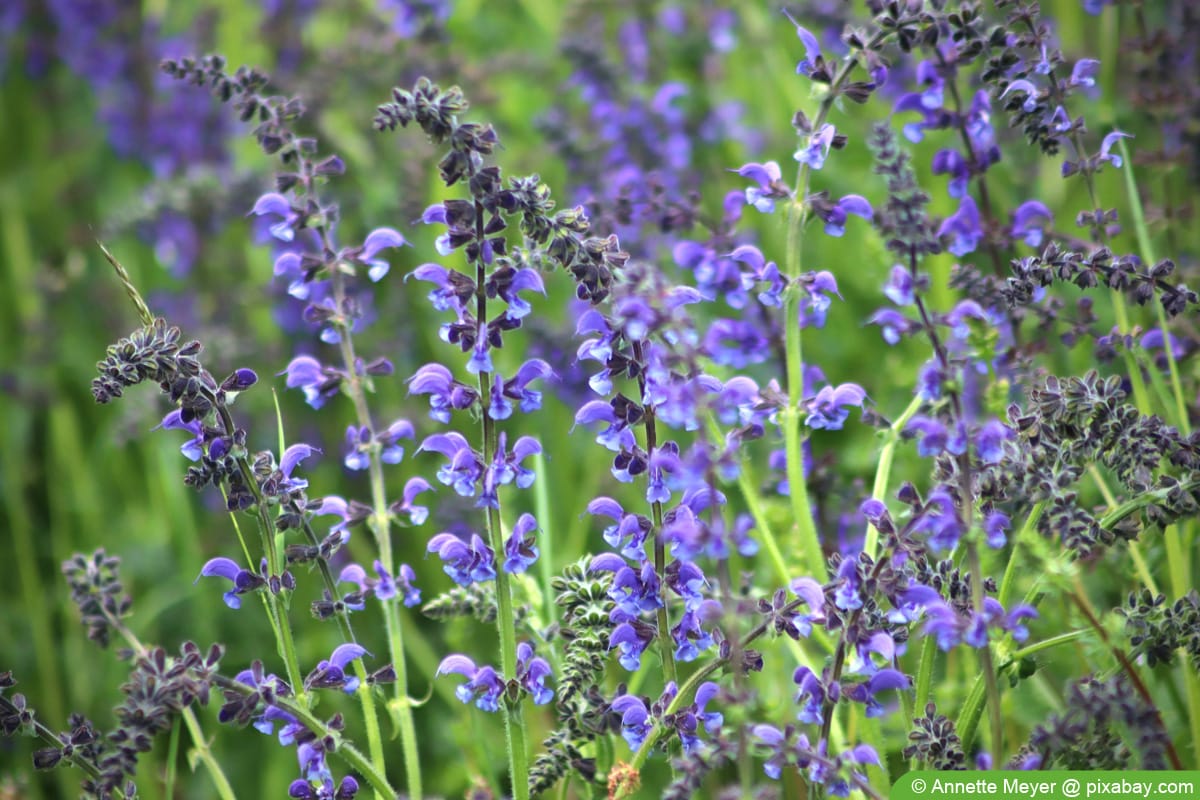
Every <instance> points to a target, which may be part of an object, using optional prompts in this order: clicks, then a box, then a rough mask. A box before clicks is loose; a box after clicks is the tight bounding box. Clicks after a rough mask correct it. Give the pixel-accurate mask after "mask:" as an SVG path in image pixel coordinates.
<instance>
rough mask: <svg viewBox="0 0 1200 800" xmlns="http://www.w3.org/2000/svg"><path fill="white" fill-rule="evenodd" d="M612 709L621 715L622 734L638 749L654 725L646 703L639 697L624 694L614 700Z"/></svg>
mask: <svg viewBox="0 0 1200 800" xmlns="http://www.w3.org/2000/svg"><path fill="white" fill-rule="evenodd" d="M612 710H613V711H615V712H617V713H618V714H620V715H621V736H623V737H624V738H625V741H626V742H628V743H629V748H630V749H631V750H634V751H636V750H637V749H638V748H639V747H641V746H642V742H644V741H646V736H647V735H648V734H649V733H650V731H651V729H652V728H653V727H654V722H653V721H652V720H651V719H650V712H649V711H647V710H646V704H645V703H644V702H642V700H641V698H639V697H636V696H634V695H630V694H623V695H621V696H620V697H617V698H616V699H614V700H613V701H612Z"/></svg>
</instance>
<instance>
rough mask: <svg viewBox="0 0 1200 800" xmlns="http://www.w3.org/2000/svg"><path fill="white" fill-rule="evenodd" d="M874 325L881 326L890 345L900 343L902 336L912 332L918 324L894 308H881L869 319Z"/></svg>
mask: <svg viewBox="0 0 1200 800" xmlns="http://www.w3.org/2000/svg"><path fill="white" fill-rule="evenodd" d="M867 322H869V323H870V324H872V325H878V326H879V332H880V333H881V334H883V340H884V341H885V342H887V343H888V344H890V345H895V344H897V343H899V341H900V338H901V337H902V336H906V335H908V334H910V333H912V332H913V331H914V330H916V328H917V324H916V323H915V322H913V321H912V320H910V319H909V318H908V317H906V316H904V315H903V314H901V313H900V312H899V311H897V310H896V309H894V308H881V309H879V310H878V311H876V312H875V313H874V314H872V315H871V318H870V319H869V320H867Z"/></svg>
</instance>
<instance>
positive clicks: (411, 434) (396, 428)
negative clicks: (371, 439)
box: [375, 419, 416, 464]
mask: <svg viewBox="0 0 1200 800" xmlns="http://www.w3.org/2000/svg"><path fill="white" fill-rule="evenodd" d="M402 438H403V439H414V438H416V431H414V430H413V426H412V423H411V422H409V421H408V420H406V419H398V420H396V421H395V422H393V423H392V424H391V425H389V426H388V427H387V430H385V431H383V432H382V433H380V434H377V435H376V436H375V441H376V443H378V444H379V448H380V449H379V460H380V461H382V462H383V463H385V464H399V463H400V462H401V461H403V460H404V448H403V447H401V446H400V443H399V440H400V439H402Z"/></svg>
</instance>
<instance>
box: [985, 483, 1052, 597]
mask: <svg viewBox="0 0 1200 800" xmlns="http://www.w3.org/2000/svg"><path fill="white" fill-rule="evenodd" d="M1045 510H1046V501H1045V500H1042V501H1041V502H1038V503H1035V504H1034V506H1033V508H1032V509H1030V511H1029V516H1027V517H1026V518H1025V524H1024V525H1022V526H1021V530H1020V531H1018V532H1017V535H1016V538H1014V539H1013V546H1012V552H1011V553H1009V554H1008V566H1006V567H1005V568H1004V577H1003V578H1001V580H1000V593H999V594H998V595H997V596H996V599H997V600H999V601H1000V605H1002V606H1003V607H1005V608H1008V601H1009V598H1010V597H1011V596H1012V591H1013V579H1014V578H1015V577H1016V574H1017V564H1018V563H1019V560H1018V559H1017V551H1018V550H1019V549H1020V547H1021V545H1022V544H1024V543H1025V542H1026V541H1027V540H1028V539H1029V538H1030V537H1031V536H1036V535H1037V524H1038V520H1040V519H1041V518H1042V512H1043V511H1045Z"/></svg>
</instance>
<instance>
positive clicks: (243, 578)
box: [193, 558, 267, 609]
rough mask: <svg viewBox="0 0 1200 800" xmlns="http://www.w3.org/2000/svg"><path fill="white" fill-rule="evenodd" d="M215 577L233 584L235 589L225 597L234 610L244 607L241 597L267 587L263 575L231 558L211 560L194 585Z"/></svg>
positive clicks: (226, 603)
mask: <svg viewBox="0 0 1200 800" xmlns="http://www.w3.org/2000/svg"><path fill="white" fill-rule="evenodd" d="M214 577H216V578H224V579H225V580H227V581H229V582H230V583H232V584H233V588H232V589H230V590H229V591H228V592H225V594H224V595H223V596H224V599H225V605H227V606H229V607H230V608H233V609H238V608H241V607H242V598H241V597H240V595H243V594H246V593H248V592H253V591H255V590H257V589H261V588H262V587H264V586H266V585H267V580H266V578H264V577H263V576H262V575H259V574H257V573H255V572H251V571H250V570H248V569H244V568H242V567H240V566H238V564H237V562H235V561H233V560H232V559H229V558H213V559H210V560H209V561H208V562H207V563H205V565H204V566H203V567H202V568H201V569H200V575H199V576H197V578H196V581H193V583H196V582H199V580H200V578H214Z"/></svg>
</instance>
